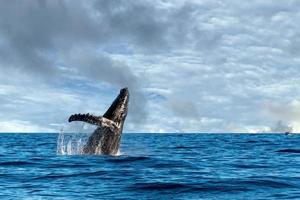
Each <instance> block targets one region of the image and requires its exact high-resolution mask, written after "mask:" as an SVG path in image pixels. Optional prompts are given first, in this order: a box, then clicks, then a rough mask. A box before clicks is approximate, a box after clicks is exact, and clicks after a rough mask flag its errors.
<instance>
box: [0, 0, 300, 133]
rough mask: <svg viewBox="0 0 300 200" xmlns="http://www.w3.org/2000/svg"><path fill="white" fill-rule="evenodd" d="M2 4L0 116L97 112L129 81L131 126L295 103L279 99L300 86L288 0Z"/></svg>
mask: <svg viewBox="0 0 300 200" xmlns="http://www.w3.org/2000/svg"><path fill="white" fill-rule="evenodd" d="M0 4H1V6H0V69H1V74H0V78H1V79H0V86H1V87H0V96H1V99H0V102H1V103H2V104H0V109H1V110H2V111H3V112H5V113H6V114H5V117H2V118H1V117H0V120H1V121H3V122H4V121H5V122H7V120H10V121H12V122H13V120H24V121H28V122H29V124H31V125H32V127H33V129H36V128H38V127H40V128H43V127H47V128H51V126H50V125H49V124H61V123H62V122H63V121H64V118H66V117H67V115H68V114H70V113H72V112H84V111H88V112H91V111H94V110H95V112H96V113H97V114H101V111H104V110H105V106H107V105H106V104H109V103H110V102H111V100H112V99H113V98H114V97H115V95H116V93H117V92H118V90H119V89H120V87H123V86H128V87H129V88H130V91H131V100H130V114H129V115H128V117H129V118H128V119H129V120H128V124H127V125H126V127H125V128H126V130H127V131H131V132H134V131H139V130H141V131H145V132H147V131H158V132H166V131H168V132H177V131H181V132H201V131H212V132H222V131H241V130H243V131H246V132H253V131H259V130H267V129H268V127H269V128H270V127H272V126H273V124H274V122H276V121H278V120H286V121H287V124H288V125H289V124H290V123H293V124H294V126H295V124H296V123H297V117H298V114H297V113H295V111H293V109H295V105H292V103H290V104H288V105H290V106H291V107H287V108H286V109H287V110H289V111H284V109H280V108H281V107H282V106H281V105H283V107H284V106H285V104H286V102H293V101H298V100H299V96H300V92H299V91H298V85H299V84H300V79H299V76H298V74H299V72H300V70H299V69H298V66H299V64H300V59H299V54H298V53H297V52H298V51H297V49H298V47H297V44H298V43H299V41H298V39H297V38H298V36H299V30H300V27H299V23H298V21H299V19H300V15H299V12H298V10H299V7H300V4H299V3H298V2H297V1H293V0H289V1H286V2H285V3H284V4H282V3H281V2H275V1H263V2H262V1H259V0H255V1H253V2H251V3H248V2H241V1H238V0H234V1H222V2H220V1H214V0H211V1H206V0H205V1H192V0H190V1H172V2H166V1H161V0H155V1H130V2H128V1H125V0H124V1H115V0H112V1H101V0H94V1H76V2H75V3H74V2H71V1H56V0H52V1H26V2H19V1H9V2H5V3H0ZM298 46H299V45H298ZM106 102H108V103H106ZM265 102H272V103H271V104H270V105H268V106H267V107H266V108H264V104H265ZM273 104H274V105H275V106H274V105H273ZM276 105H279V106H276ZM293 106H294V107H293ZM262 107H263V110H267V111H266V112H267V113H269V114H268V115H267V116H266V115H265V113H262V112H261V108H262ZM296 107H297V106H296ZM45 110H49V111H50V110H52V111H54V112H45ZM98 111H99V113H98ZM54 113H55V114H54ZM276 113H281V114H276ZM147 114H148V117H146V116H147ZM277 115H278V116H277ZM279 115H280V116H279ZM5 118H7V119H5ZM25 119H26V120H25Z"/></svg>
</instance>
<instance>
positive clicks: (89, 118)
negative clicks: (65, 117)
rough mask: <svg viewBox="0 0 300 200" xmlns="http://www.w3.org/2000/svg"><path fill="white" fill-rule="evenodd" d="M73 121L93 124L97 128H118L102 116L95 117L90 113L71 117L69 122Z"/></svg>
mask: <svg viewBox="0 0 300 200" xmlns="http://www.w3.org/2000/svg"><path fill="white" fill-rule="evenodd" d="M73 121H82V122H86V123H89V124H93V125H96V126H102V127H112V128H113V127H116V126H117V124H116V123H115V122H113V121H111V120H109V119H106V118H105V117H101V116H94V115H91V114H89V113H87V114H80V113H79V114H74V115H71V116H70V117H69V122H73Z"/></svg>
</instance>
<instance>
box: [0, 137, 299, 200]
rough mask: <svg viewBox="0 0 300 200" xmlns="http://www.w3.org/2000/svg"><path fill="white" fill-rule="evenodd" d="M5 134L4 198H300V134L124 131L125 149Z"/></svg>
mask: <svg viewBox="0 0 300 200" xmlns="http://www.w3.org/2000/svg"><path fill="white" fill-rule="evenodd" d="M57 140H58V134H42V133H41V134H0V199H189V200H191V199H300V135H296V134H294V135H284V134H270V135H269V134H147V133H144V134H123V138H122V144H121V155H120V156H101V155H100V156H84V155H59V154H57Z"/></svg>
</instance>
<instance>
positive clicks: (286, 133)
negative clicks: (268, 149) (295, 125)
mask: <svg viewBox="0 0 300 200" xmlns="http://www.w3.org/2000/svg"><path fill="white" fill-rule="evenodd" d="M284 134H285V135H291V134H292V133H291V132H289V131H287V132H285V133H284Z"/></svg>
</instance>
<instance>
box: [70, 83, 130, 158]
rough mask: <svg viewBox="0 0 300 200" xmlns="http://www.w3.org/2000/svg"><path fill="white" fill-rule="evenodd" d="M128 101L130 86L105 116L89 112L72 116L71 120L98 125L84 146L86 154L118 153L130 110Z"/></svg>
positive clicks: (124, 89)
mask: <svg viewBox="0 0 300 200" xmlns="http://www.w3.org/2000/svg"><path fill="white" fill-rule="evenodd" d="M128 101H129V91H128V88H123V89H121V90H120V93H119V95H118V96H117V97H116V99H115V100H114V101H113V103H112V104H111V106H110V107H109V108H108V110H107V111H106V112H105V113H104V115H103V116H94V115H91V114H89V113H87V114H80V113H79V114H73V115H71V116H70V118H69V122H72V121H83V122H86V123H90V124H93V125H96V126H97V128H96V130H95V131H94V132H93V133H92V135H91V136H90V137H89V139H88V141H87V143H86V144H85V146H84V147H83V153H84V154H105V155H116V154H117V153H118V151H119V147H120V141H121V136H122V131H123V126H124V122H125V119H126V116H127V112H128Z"/></svg>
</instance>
